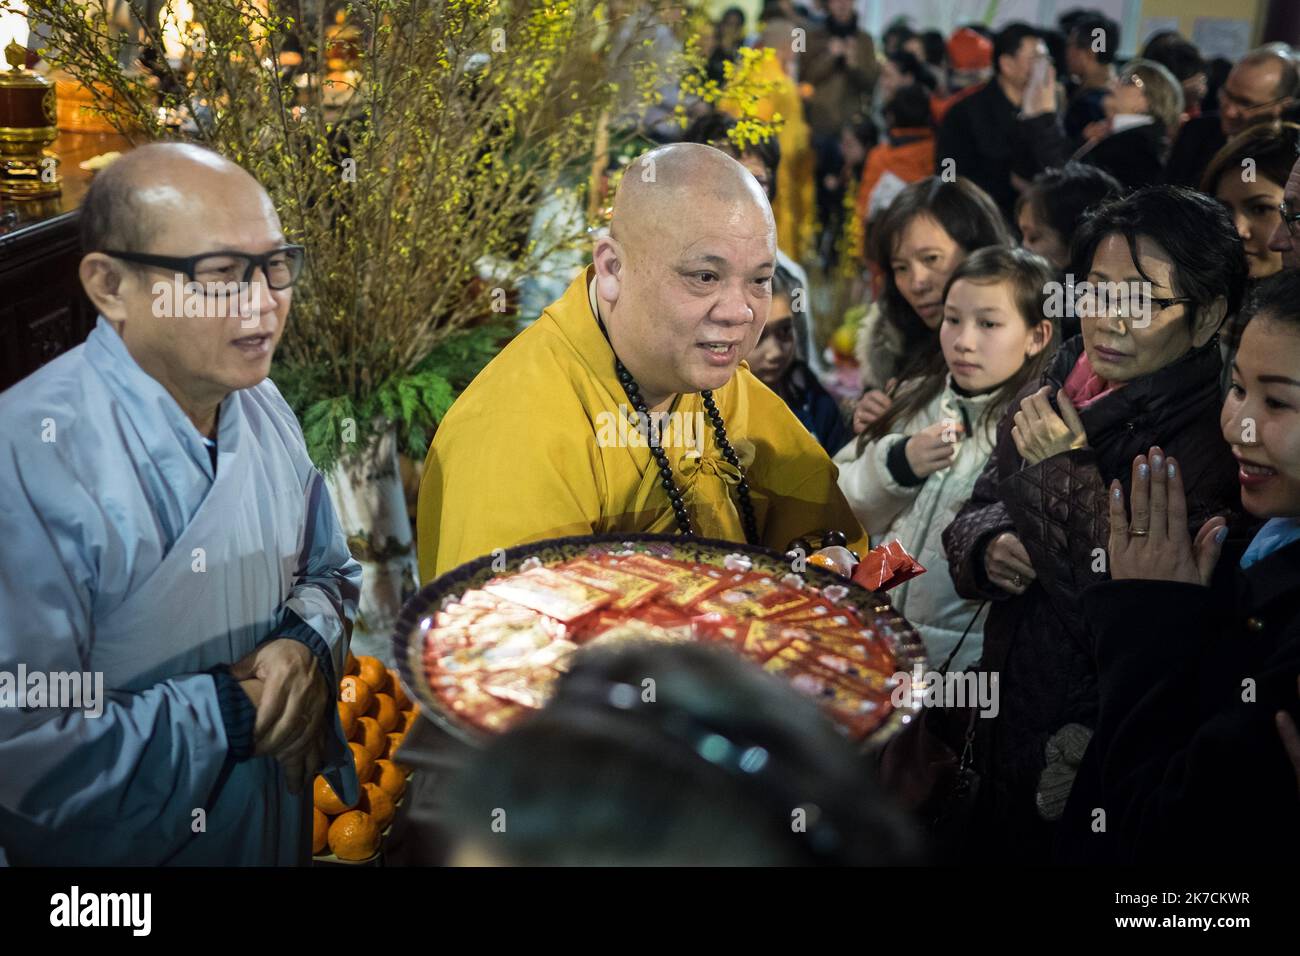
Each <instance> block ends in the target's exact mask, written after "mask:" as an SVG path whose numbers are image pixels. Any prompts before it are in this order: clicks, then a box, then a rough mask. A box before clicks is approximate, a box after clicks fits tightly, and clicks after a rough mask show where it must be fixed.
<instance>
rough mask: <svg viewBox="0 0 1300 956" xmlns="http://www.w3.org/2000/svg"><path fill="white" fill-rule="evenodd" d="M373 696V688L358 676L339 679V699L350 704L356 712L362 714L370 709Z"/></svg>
mask: <svg viewBox="0 0 1300 956" xmlns="http://www.w3.org/2000/svg"><path fill="white" fill-rule="evenodd" d="M374 697H375V692H374V690H373V689H372V688H371V686H370V685H369V684H367V683H366V682H365V681H364V680H362V679H361V678H360V677H355V676H351V677H345V678H343V680H341V681H339V700H343V701H347V702H348V703H349V704H352V705H353V707H355V708H356V712H357V713H358V714H364V713H365V712H366V711H368V710H369V709H370V702H371V701H372V700H374Z"/></svg>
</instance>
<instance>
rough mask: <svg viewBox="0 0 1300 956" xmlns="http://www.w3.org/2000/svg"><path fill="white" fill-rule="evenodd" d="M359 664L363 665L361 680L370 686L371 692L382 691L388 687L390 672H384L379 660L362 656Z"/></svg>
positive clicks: (358, 659)
mask: <svg viewBox="0 0 1300 956" xmlns="http://www.w3.org/2000/svg"><path fill="white" fill-rule="evenodd" d="M357 663H358V664H360V665H361V679H362V680H363V681H365V682H366V683H367V684H369V685H370V689H371V690H373V691H381V690H384V689H385V688H387V687H388V671H386V670H384V665H383V663H382V662H381V661H380V660H379V658H377V657H366V656H364V655H362V656H361V657H358V658H357Z"/></svg>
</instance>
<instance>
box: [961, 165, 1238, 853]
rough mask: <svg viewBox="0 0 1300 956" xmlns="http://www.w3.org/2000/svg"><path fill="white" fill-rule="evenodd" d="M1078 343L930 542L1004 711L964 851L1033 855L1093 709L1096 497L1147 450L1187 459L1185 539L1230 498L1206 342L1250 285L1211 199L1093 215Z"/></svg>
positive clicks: (1164, 192) (1083, 239)
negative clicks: (972, 614)
mask: <svg viewBox="0 0 1300 956" xmlns="http://www.w3.org/2000/svg"><path fill="white" fill-rule="evenodd" d="M1073 259H1074V261H1075V263H1076V264H1075V267H1074V270H1073V271H1074V272H1075V273H1084V274H1086V280H1087V283H1088V284H1087V285H1083V286H1082V287H1081V288H1080V289H1078V290H1076V291H1079V292H1082V293H1083V294H1082V295H1081V296H1080V298H1079V301H1078V302H1077V304H1076V307H1075V311H1076V312H1077V313H1078V314H1079V316H1080V319H1081V322H1082V327H1083V331H1082V334H1081V335H1079V336H1076V337H1075V338H1073V339H1071V340H1070V341H1068V342H1066V343H1065V344H1064V345H1062V346H1061V348H1060V349H1059V350H1058V351H1057V353H1056V357H1055V359H1054V360H1053V362H1052V364H1051V366H1050V367H1049V369H1048V371H1047V372H1046V373H1045V374H1044V375H1043V377H1042V378H1041V379H1040V380H1039V381H1037V382H1035V383H1032V384H1031V385H1030V386H1028V388H1026V389H1025V390H1024V391H1023V392H1022V393H1021V395H1020V396H1019V397H1018V398H1017V399H1016V400H1013V401H1012V403H1011V406H1010V407H1009V408H1008V409H1007V412H1006V414H1005V415H1004V416H1003V419H1002V422H1001V425H1000V427H999V433H998V443H997V447H996V448H995V450H994V453H993V456H992V458H991V460H990V462H989V465H988V467H987V468H986V469H985V471H984V473H983V474H982V475H981V476H980V479H979V480H978V481H977V482H976V484H975V489H974V492H973V493H972V496H971V500H970V501H969V502H968V503H967V505H966V506H965V507H964V508H963V509H962V510H961V512H960V513H959V514H958V515H957V517H956V519H955V520H954V521H953V522H952V524H951V525H949V527H948V529H947V530H946V531H945V533H944V537H943V542H944V546H945V549H946V552H947V555H948V561H949V567H950V570H951V573H952V578H953V582H954V584H955V586H956V589H957V593H958V594H960V595H962V596H963V597H967V598H972V599H973V598H987V599H989V600H991V601H992V606H991V607H990V609H989V616H988V620H987V621H986V623H985V626H984V657H983V660H982V662H981V666H982V668H983V669H985V670H987V671H990V672H994V673H997V674H998V675H999V686H1000V692H1001V710H1000V712H999V714H998V716H997V717H996V718H995V719H990V720H980V721H977V722H976V723H977V736H976V740H975V751H976V760H977V764H978V766H979V768H980V771H981V774H982V777H983V781H984V782H983V785H982V787H981V790H980V806H979V808H978V814H977V830H978V832H977V833H976V844H977V846H978V847H979V848H980V849H983V850H985V851H988V850H991V849H996V850H997V852H998V853H999V854H1001V855H1002V857H1003V858H1004V859H1011V860H1017V861H1024V862H1037V861H1043V860H1046V859H1047V858H1048V856H1049V854H1050V847H1051V841H1052V833H1051V830H1052V827H1051V824H1052V822H1053V821H1055V820H1056V819H1058V818H1059V817H1060V814H1061V812H1062V811H1063V809H1064V805H1065V799H1066V797H1067V795H1068V793H1069V789H1070V784H1071V781H1072V779H1073V772H1074V769H1075V768H1076V767H1077V765H1078V761H1079V759H1080V758H1081V756H1082V752H1083V749H1084V747H1085V746H1086V743H1087V739H1088V736H1089V734H1090V732H1091V731H1090V728H1092V727H1094V726H1095V723H1096V715H1097V689H1096V674H1095V668H1094V664H1093V661H1092V652H1091V647H1090V645H1089V643H1088V641H1087V640H1086V632H1085V630H1084V627H1083V620H1082V602H1081V599H1080V595H1081V592H1082V591H1083V589H1084V588H1085V587H1086V586H1088V585H1090V584H1092V583H1094V582H1096V581H1099V580H1103V579H1104V578H1105V576H1106V555H1105V547H1106V541H1107V527H1108V525H1107V513H1108V498H1107V493H1108V491H1107V489H1108V488H1109V486H1110V484H1111V482H1112V481H1114V480H1115V479H1117V478H1118V479H1119V480H1120V481H1121V482H1127V481H1128V474H1129V468H1130V465H1131V463H1132V461H1133V458H1134V456H1135V455H1137V454H1139V453H1141V452H1143V451H1145V450H1146V449H1148V448H1150V447H1151V446H1152V445H1157V444H1158V445H1160V446H1161V447H1163V448H1165V449H1167V450H1169V451H1170V452H1171V453H1173V454H1176V455H1177V456H1178V458H1179V459H1180V460H1181V461H1182V462H1183V463H1184V468H1185V475H1184V480H1185V482H1186V487H1187V489H1188V510H1189V512H1190V514H1191V516H1192V519H1193V521H1194V522H1195V524H1196V525H1197V526H1198V527H1199V525H1200V523H1202V522H1204V521H1205V520H1206V519H1207V518H1209V517H1210V516H1211V515H1214V514H1219V513H1224V512H1227V511H1230V510H1232V509H1233V508H1235V507H1236V504H1237V488H1236V480H1235V475H1236V470H1237V469H1236V466H1235V463H1234V461H1233V459H1232V456H1231V454H1230V452H1229V450H1228V447H1227V445H1226V444H1224V441H1223V438H1222V437H1221V435H1220V434H1219V426H1218V413H1219V394H1220V393H1219V386H1218V381H1219V373H1220V356H1219V349H1218V346H1217V344H1216V343H1215V341H1214V337H1215V333H1216V332H1217V331H1218V329H1219V327H1220V326H1221V325H1222V323H1223V321H1224V318H1225V316H1227V315H1229V314H1232V313H1235V312H1236V310H1237V308H1238V306H1239V304H1240V299H1241V294H1242V290H1243V288H1244V286H1245V281H1246V262H1245V256H1244V255H1243V253H1242V247H1241V239H1240V238H1239V237H1238V236H1237V233H1236V230H1235V229H1234V228H1233V225H1232V222H1231V220H1230V218H1229V216H1228V214H1227V212H1226V211H1225V210H1224V208H1223V207H1222V206H1221V205H1219V204H1218V203H1217V202H1215V201H1214V200H1212V199H1210V198H1208V197H1206V196H1203V195H1201V194H1199V193H1195V192H1192V191H1191V190H1187V189H1181V188H1177V187H1169V186H1153V187H1149V188H1147V189H1142V190H1138V191H1137V192H1135V193H1133V194H1132V195H1130V196H1128V197H1126V198H1123V199H1118V200H1113V201H1111V202H1108V203H1105V204H1103V205H1102V206H1100V207H1098V208H1097V209H1096V210H1094V211H1093V213H1092V214H1091V215H1090V216H1089V217H1088V218H1087V219H1086V220H1085V222H1084V224H1083V225H1082V227H1081V228H1080V229H1079V231H1078V233H1077V234H1076V236H1075V243H1074V247H1073Z"/></svg>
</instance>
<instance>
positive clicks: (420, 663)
mask: <svg viewBox="0 0 1300 956" xmlns="http://www.w3.org/2000/svg"><path fill="white" fill-rule="evenodd" d="M628 549H633V550H636V551H643V552H645V553H647V554H653V555H655V556H657V557H662V558H676V559H679V560H684V561H699V562H701V563H705V564H713V565H716V566H718V567H721V566H722V562H723V559H724V558H725V557H726V556H727V555H729V554H745V555H748V556H749V557H750V558H751V560H752V561H753V566H754V570H755V571H761V572H764V573H767V574H772V575H775V576H778V577H779V576H780V575H783V574H786V573H788V572H789V571H790V564H789V559H788V558H786V557H784V556H783V555H782V554H780V553H779V552H777V551H773V550H771V549H769V548H760V547H755V546H752V545H745V544H738V543H736V542H734V541H719V540H712V539H709V538H695V537H686V536H683V535H676V534H630V535H629V534H603V535H586V536H581V537H571V538H552V539H550V540H547V541H538V542H535V543H533V544H525V545H520V546H518V547H515V548H510V549H508V550H507V551H506V552H505V555H504V558H502V557H501V556H499V555H498V556H496V557H494V556H493V555H485V556H483V557H481V558H476V559H475V560H473V561H469V562H467V563H465V564H462V565H461V566H460V567H458V568H453V569H452V570H450V571H448V572H447V573H446V574H443V575H441V576H440V577H438V578H436V579H434V580H433V581H430V582H429V583H428V584H426V585H425V586H424V587H423V588H422V589H421V590H420V592H419V593H418V594H416V595H414V596H413V597H411V599H410V600H408V601H407V602H406V604H405V606H404V607H403V608H402V613H401V615H400V617H399V618H398V621H397V627H396V630H395V632H394V634H393V657H394V660H396V662H397V668H398V672H399V673H400V674H401V676H402V682H403V683H404V684H405V685H406V688H407V691H408V692H409V693H410V695H411V699H412V700H415V701H417V702H418V703H419V704H420V709H421V710H423V711H424V713H425V716H427V717H428V718H429V719H430V720H432V721H433V722H434V724H436V725H437V726H439V727H441V728H442V729H443V730H445V731H447V732H448V733H450V734H452V735H453V736H455V737H457V738H459V739H460V740H463V741H465V742H467V743H469V744H472V745H479V744H481V743H483V742H484V741H485V740H486V739H487V737H488V734H487V732H485V731H483V730H480V729H479V728H477V727H471V726H469V725H468V724H466V723H464V722H462V721H461V720H460V718H459V717H457V716H455V715H454V714H452V713H451V712H449V711H448V710H447V709H446V707H445V706H444V705H443V703H442V701H441V700H439V699H438V697H437V695H436V694H434V693H433V690H432V689H431V688H430V687H429V682H428V680H427V679H426V677H425V673H424V655H423V651H424V647H423V642H422V641H421V640H419V639H415V640H413V639H412V638H413V636H415V635H416V634H417V632H418V631H419V625H420V621H421V620H423V619H424V618H425V617H427V616H428V615H429V614H430V613H431V612H434V611H437V610H439V609H440V608H441V607H442V604H443V602H444V601H445V600H446V599H447V598H456V597H459V596H460V595H461V594H463V593H464V592H466V591H469V590H471V589H473V588H477V587H480V586H481V585H483V584H484V583H486V582H487V581H488V580H489V579H490V578H493V577H496V576H498V575H501V574H511V573H513V572H515V571H518V570H519V565H520V564H521V563H522V562H523V561H524V560H525V559H526V558H530V557H537V558H538V559H540V560H541V561H542V563H543V564H547V565H550V564H556V563H559V562H561V561H567V560H569V559H570V558H576V557H580V556H582V555H587V554H590V553H592V552H593V551H607V552H610V553H617V552H624V553H626V551H627V550H628ZM494 565H495V567H494ZM800 574H801V575H802V576H803V578H804V580H805V581H806V582H807V583H808V584H810V585H812V586H814V587H818V588H820V587H825V586H826V585H829V584H841V585H844V586H845V587H846V588H847V589H848V594H847V595H846V596H845V598H844V599H843V600H842V601H840V602H839V603H840V604H842V605H843V606H845V607H846V608H850V609H852V610H853V611H854V612H855V613H856V614H857V616H858V618H859V619H860V620H861V621H862V623H863V624H864V625H866V626H867V627H870V628H871V629H872V630H873V631H875V633H876V634H877V635H878V636H879V637H880V638H881V640H883V641H885V642H886V644H887V645H888V647H889V649H890V651H891V652H892V653H893V654H894V656H895V658H896V659H897V661H898V670H899V671H905V672H910V671H912V670H913V669H914V667H915V666H916V665H917V664H920V665H921V670H922V671H923V672H924V671H925V646H924V644H923V643H922V642H921V638H920V635H919V634H917V633H916V630H915V628H913V627H912V625H911V624H909V623H908V622H907V621H906V620H904V619H903V617H902V616H900V615H899V614H898V612H897V611H895V610H894V607H893V605H892V604H890V603H889V599H888V598H887V597H885V596H884V595H883V594H881V593H878V592H873V591H868V590H867V589H866V588H864V587H862V586H860V585H858V584H854V583H853V582H851V581H846V580H844V579H843V578H841V577H839V576H838V575H836V574H834V573H832V572H830V571H826V570H824V569H822V568H819V567H816V566H815V565H809V566H807V568H805V569H804V570H803V571H801V572H800ZM920 706H921V703H920V698H919V697H918V696H917V695H908V702H907V704H906V706H904V707H896V708H893V709H892V710H891V711H890V713H889V716H888V717H886V718H885V720H884V721H883V722H882V723H881V724H880V726H879V727H877V728H876V729H875V730H873V731H872V732H871V733H870V734H869V735H867V737H866V738H864V739H863V741H862V744H863V746H864V747H865V748H868V749H869V748H874V747H878V746H880V745H881V744H883V743H884V742H885V741H887V740H888V739H889V738H891V737H892V736H894V735H895V734H897V733H898V732H899V731H900V730H902V728H903V727H904V726H906V725H907V724H908V723H909V722H910V721H911V720H912V718H913V716H915V714H916V713H917V712H918V711H919V709H920Z"/></svg>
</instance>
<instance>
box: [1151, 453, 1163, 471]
mask: <svg viewBox="0 0 1300 956" xmlns="http://www.w3.org/2000/svg"><path fill="white" fill-rule="evenodd" d="M1162 464H1164V458H1163V457H1161V456H1160V455H1152V456H1151V467H1152V468H1159V467H1160V466H1161V465H1162Z"/></svg>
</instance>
